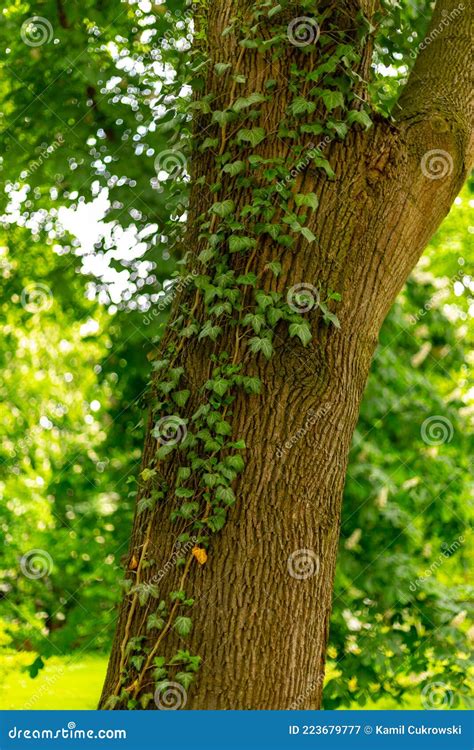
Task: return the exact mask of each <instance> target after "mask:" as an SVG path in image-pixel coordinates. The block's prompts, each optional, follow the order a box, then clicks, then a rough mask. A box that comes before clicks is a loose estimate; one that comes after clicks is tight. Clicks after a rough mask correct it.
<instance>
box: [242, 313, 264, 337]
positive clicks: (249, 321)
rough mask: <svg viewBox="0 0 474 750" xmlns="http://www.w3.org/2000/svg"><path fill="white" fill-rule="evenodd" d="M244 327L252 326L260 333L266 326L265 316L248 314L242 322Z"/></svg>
mask: <svg viewBox="0 0 474 750" xmlns="http://www.w3.org/2000/svg"><path fill="white" fill-rule="evenodd" d="M242 325H244V326H248V325H251V326H252V328H253V330H254V331H255V333H260V331H261V330H262V326H263V325H265V318H264V317H263V315H258V314H257V315H254V314H253V313H247V315H245V316H244V318H243V320H242Z"/></svg>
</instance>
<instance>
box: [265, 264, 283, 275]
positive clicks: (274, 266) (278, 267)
mask: <svg viewBox="0 0 474 750" xmlns="http://www.w3.org/2000/svg"><path fill="white" fill-rule="evenodd" d="M265 268H268V270H269V271H271V272H272V273H273V274H274V275H275V276H279V275H280V274H281V263H280V262H279V261H277V260H272V261H270V263H267V265H266V266H265Z"/></svg>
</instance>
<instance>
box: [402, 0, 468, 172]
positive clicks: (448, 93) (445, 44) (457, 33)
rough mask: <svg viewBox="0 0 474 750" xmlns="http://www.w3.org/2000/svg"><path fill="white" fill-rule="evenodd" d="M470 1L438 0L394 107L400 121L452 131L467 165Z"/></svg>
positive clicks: (441, 130)
mask: <svg viewBox="0 0 474 750" xmlns="http://www.w3.org/2000/svg"><path fill="white" fill-rule="evenodd" d="M473 27H474V4H473V2H472V0H438V2H437V3H436V7H435V10H434V12H433V17H432V19H431V24H430V28H429V31H428V33H427V35H426V37H425V38H424V39H423V40H422V41H421V42H420V44H419V46H418V56H417V59H416V62H415V66H414V68H413V71H412V73H411V74H410V77H409V79H408V83H407V85H406V86H405V89H404V90H403V92H402V95H401V97H400V99H399V102H398V104H397V105H396V108H395V112H394V114H395V118H396V120H397V121H399V122H403V121H412V122H415V123H416V122H420V123H425V124H428V125H429V126H430V127H431V130H432V131H435V132H436V131H437V132H439V133H442V132H446V133H448V131H450V132H451V135H452V137H453V141H454V145H455V147H456V151H457V152H458V153H457V156H458V157H461V158H462V160H463V162H464V167H465V168H469V165H470V164H471V163H472V158H473V141H472V122H473V111H472V91H473V89H472V65H471V61H472V47H471V45H472V33H473Z"/></svg>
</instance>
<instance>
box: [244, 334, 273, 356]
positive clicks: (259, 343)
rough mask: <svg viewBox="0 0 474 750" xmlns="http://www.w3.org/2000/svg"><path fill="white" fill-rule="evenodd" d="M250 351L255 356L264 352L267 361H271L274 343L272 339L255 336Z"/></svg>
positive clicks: (250, 341) (250, 342)
mask: <svg viewBox="0 0 474 750" xmlns="http://www.w3.org/2000/svg"><path fill="white" fill-rule="evenodd" d="M249 349H250V351H251V352H253V353H254V354H257V353H258V352H262V354H263V355H264V357H266V359H270V357H271V356H272V354H273V345H272V342H271V341H270V339H268V338H264V337H262V338H260V337H259V336H253V338H251V339H250V340H249Z"/></svg>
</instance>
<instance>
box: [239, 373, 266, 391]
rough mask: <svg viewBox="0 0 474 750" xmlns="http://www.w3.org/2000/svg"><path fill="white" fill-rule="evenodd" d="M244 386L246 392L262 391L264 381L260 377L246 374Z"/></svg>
mask: <svg viewBox="0 0 474 750" xmlns="http://www.w3.org/2000/svg"><path fill="white" fill-rule="evenodd" d="M243 386H244V391H245V392H246V393H249V394H250V393H252V394H253V393H260V390H261V387H262V381H261V380H260V378H257V377H251V376H250V375H246V376H244V378H243Z"/></svg>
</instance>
